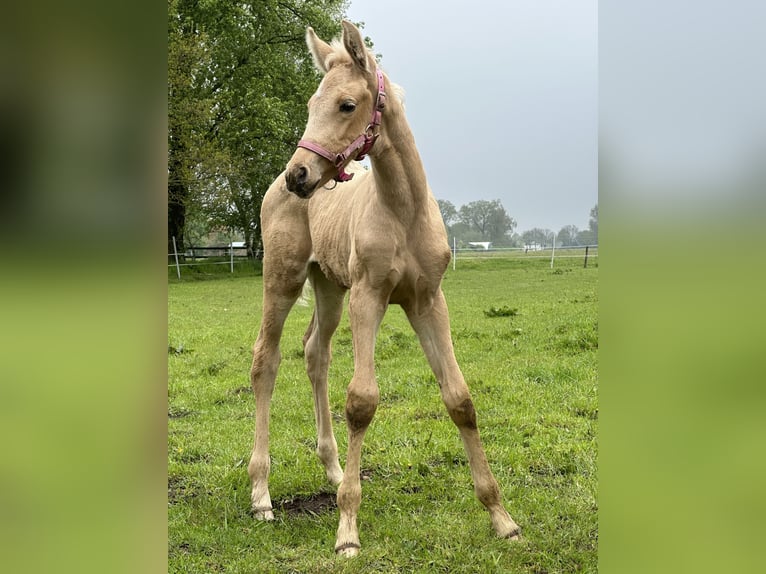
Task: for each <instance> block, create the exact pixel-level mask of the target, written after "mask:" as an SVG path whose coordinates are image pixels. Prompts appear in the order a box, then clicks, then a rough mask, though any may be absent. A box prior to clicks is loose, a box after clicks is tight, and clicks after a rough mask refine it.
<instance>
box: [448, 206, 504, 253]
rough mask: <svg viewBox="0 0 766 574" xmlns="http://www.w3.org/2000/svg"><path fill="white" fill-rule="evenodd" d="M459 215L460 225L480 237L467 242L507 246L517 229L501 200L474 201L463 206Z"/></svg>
mask: <svg viewBox="0 0 766 574" xmlns="http://www.w3.org/2000/svg"><path fill="white" fill-rule="evenodd" d="M457 215H458V218H459V220H460V223H462V224H463V225H465V226H467V228H468V230H469V231H471V232H474V233H475V234H476V235H477V236H478V237H476V236H474V237H475V238H474V237H471V238H470V239H465V241H491V242H492V243H494V244H496V245H498V246H499V245H507V244H508V243H509V239H510V236H511V234H513V230H514V229H515V228H516V222H515V221H514V219H513V218H512V217H511V216H509V215H508V213H506V211H505V208H504V207H503V204H502V203H500V200H499V199H495V200H493V201H487V200H485V199H479V200H477V201H472V202H470V203H467V204H466V205H463V206H461V207H460V210H459V211H458V214H457ZM461 239H462V238H461Z"/></svg>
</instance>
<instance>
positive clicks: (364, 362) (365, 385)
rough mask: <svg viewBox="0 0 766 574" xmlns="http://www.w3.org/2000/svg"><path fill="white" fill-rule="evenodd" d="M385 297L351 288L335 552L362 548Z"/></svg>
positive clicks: (346, 553)
mask: <svg viewBox="0 0 766 574" xmlns="http://www.w3.org/2000/svg"><path fill="white" fill-rule="evenodd" d="M387 300H388V298H387V297H386V296H384V295H382V294H379V293H375V292H374V291H372V290H370V289H366V288H364V287H362V286H357V285H355V286H353V287H352V288H351V295H350V299H349V317H350V320H351V331H352V335H353V343H354V376H353V378H352V379H351V384H349V386H348V389H347V392H346V423H347V426H348V454H347V456H346V470H345V472H344V473H343V481H342V482H341V484H340V487H339V488H338V508H339V509H340V522H339V524H338V533H337V537H336V541H335V552H337V553H338V554H339V555H341V556H347V557H351V556H356V555H357V554H358V553H359V549H360V548H361V545H360V543H359V530H358V528H357V523H356V520H357V513H358V512H359V506H360V505H361V501H362V486H361V482H360V478H359V472H360V469H361V457H362V442H363V441H364V435H365V432H366V431H367V427H368V426H369V425H370V422H371V421H372V418H373V416H374V415H375V410H376V409H377V406H378V401H379V399H380V393H379V391H378V384H377V382H376V380H375V364H374V354H375V337H376V335H377V333H378V328H379V327H380V322H381V320H382V319H383V315H384V313H385V311H386V306H387Z"/></svg>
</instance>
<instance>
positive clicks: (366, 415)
mask: <svg viewBox="0 0 766 574" xmlns="http://www.w3.org/2000/svg"><path fill="white" fill-rule="evenodd" d="M379 400H380V393H379V391H378V387H377V385H374V384H373V385H370V386H369V387H364V388H360V387H358V386H356V385H353V384H352V385H351V386H350V387H349V388H348V393H347V396H346V422H347V423H348V426H349V429H350V430H352V431H357V430H363V429H366V428H367V427H368V426H369V425H370V422H371V421H372V417H373V416H375V410H376V409H377V408H378V401H379Z"/></svg>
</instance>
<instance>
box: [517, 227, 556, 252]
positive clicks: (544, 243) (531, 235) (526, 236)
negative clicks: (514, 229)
mask: <svg viewBox="0 0 766 574" xmlns="http://www.w3.org/2000/svg"><path fill="white" fill-rule="evenodd" d="M521 239H522V241H523V242H524V245H525V246H528V247H542V248H544V247H548V246H551V245H553V231H551V230H550V229H540V228H539V227H533V228H532V229H528V230H527V231H525V232H524V233H522V234H521Z"/></svg>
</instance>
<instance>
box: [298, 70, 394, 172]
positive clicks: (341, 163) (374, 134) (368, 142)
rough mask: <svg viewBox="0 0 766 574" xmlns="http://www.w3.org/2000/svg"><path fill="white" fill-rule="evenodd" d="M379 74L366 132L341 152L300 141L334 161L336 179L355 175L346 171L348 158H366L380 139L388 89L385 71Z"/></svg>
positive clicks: (302, 145)
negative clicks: (375, 96)
mask: <svg viewBox="0 0 766 574" xmlns="http://www.w3.org/2000/svg"><path fill="white" fill-rule="evenodd" d="M375 73H376V74H377V76H378V97H377V100H376V101H375V107H374V108H373V109H372V118H371V119H370V123H369V124H368V125H367V128H366V129H365V130H364V133H363V134H361V135H360V136H359V137H357V138H356V139H355V140H354V141H352V142H351V143H350V144H349V145H348V147H347V148H346V149H344V150H343V151H342V152H340V153H333V152H331V151H329V150H327V149H325V148H323V147H322V146H321V145H319V144H317V143H314V142H312V141H309V140H301V141H299V142H298V147H302V148H304V149H307V150H309V151H313V152H314V153H315V154H318V155H321V156H322V157H323V158H325V159H327V160H329V161H330V162H332V164H333V165H334V166H335V168H336V169H337V170H338V174H337V175H336V176H335V177H334V179H335V181H348V180H350V179H351V178H352V177H354V174H353V173H346V171H345V169H344V168H345V164H346V161H347V160H348V159H356V160H357V161H360V160H362V159H364V156H366V155H367V154H368V153H369V151H370V150H371V149H372V146H373V145H374V144H375V141H376V140H377V139H378V135H379V130H378V129H377V128H378V127H379V126H380V118H381V116H382V115H383V108H385V107H386V90H385V86H384V82H383V72H381V71H380V68H377V69H376V70H375Z"/></svg>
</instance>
